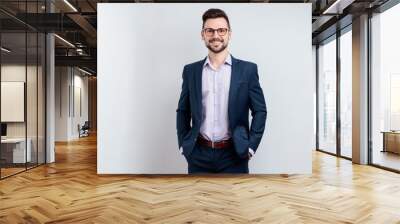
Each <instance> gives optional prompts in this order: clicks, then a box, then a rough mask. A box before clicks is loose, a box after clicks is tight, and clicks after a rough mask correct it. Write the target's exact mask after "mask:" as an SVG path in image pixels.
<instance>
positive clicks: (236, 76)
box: [228, 55, 240, 128]
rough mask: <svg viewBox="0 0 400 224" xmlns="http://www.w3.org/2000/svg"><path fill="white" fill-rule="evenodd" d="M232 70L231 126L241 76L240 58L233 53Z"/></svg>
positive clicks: (230, 89)
mask: <svg viewBox="0 0 400 224" xmlns="http://www.w3.org/2000/svg"><path fill="white" fill-rule="evenodd" d="M231 57H232V70H231V83H230V85H229V97H228V119H229V127H230V128H233V127H232V118H233V112H234V110H233V108H234V107H233V104H234V102H235V99H236V93H237V88H238V84H237V83H238V82H239V77H240V71H239V66H238V62H239V61H238V60H236V58H234V57H233V56H232V55H231Z"/></svg>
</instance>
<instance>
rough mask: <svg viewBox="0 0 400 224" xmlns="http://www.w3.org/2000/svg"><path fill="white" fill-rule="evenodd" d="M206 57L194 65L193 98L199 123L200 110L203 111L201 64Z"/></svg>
mask: <svg viewBox="0 0 400 224" xmlns="http://www.w3.org/2000/svg"><path fill="white" fill-rule="evenodd" d="M206 59H207V57H205V58H204V59H203V60H201V61H200V62H199V63H197V66H196V71H195V74H194V76H195V87H196V88H195V92H196V93H195V96H196V97H195V98H196V100H197V114H198V115H199V116H198V118H199V119H200V120H199V123H200V122H201V118H202V111H203V108H202V107H203V104H202V77H203V65H204V62H205V61H206Z"/></svg>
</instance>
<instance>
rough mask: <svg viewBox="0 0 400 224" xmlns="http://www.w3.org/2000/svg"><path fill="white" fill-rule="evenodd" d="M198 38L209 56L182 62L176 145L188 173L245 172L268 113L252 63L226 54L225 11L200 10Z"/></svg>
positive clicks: (226, 29) (258, 141) (228, 37)
mask: <svg viewBox="0 0 400 224" xmlns="http://www.w3.org/2000/svg"><path fill="white" fill-rule="evenodd" d="M246 32H247V31H246ZM201 37H202V40H204V43H205V45H206V47H207V48H208V56H207V57H206V58H204V59H203V60H201V61H197V62H194V63H192V64H188V65H185V67H184V69H183V74H182V78H183V83H182V92H181V94H180V99H179V103H178V108H177V110H176V112H177V117H176V126H177V134H178V145H179V150H180V151H181V153H182V154H183V155H184V157H185V158H186V160H187V162H188V173H249V168H248V161H249V160H250V158H251V157H252V156H253V155H254V153H255V152H256V150H257V147H258V145H259V143H260V141H261V138H262V136H263V133H264V128H265V121H266V118H267V109H266V105H265V99H264V94H263V91H262V88H261V87H260V83H259V80H258V79H259V76H258V70H257V65H256V64H254V63H252V62H248V61H243V60H239V59H236V58H234V57H233V56H232V55H231V54H230V53H229V51H228V48H227V46H228V43H229V40H230V38H231V29H230V24H229V19H228V16H227V15H226V14H225V12H224V11H222V10H220V9H209V10H207V11H206V12H205V13H204V14H203V28H202V30H201ZM249 109H250V110H251V115H252V121H251V127H250V129H249V119H248V117H249ZM191 122H192V126H191Z"/></svg>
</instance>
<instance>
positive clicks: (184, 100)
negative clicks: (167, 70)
mask: <svg viewBox="0 0 400 224" xmlns="http://www.w3.org/2000/svg"><path fill="white" fill-rule="evenodd" d="M182 80H183V81H182V88H181V94H180V97H179V102H178V108H177V109H176V130H177V135H178V148H180V147H181V146H182V139H183V137H184V136H185V134H186V133H187V132H188V131H189V130H190V129H191V126H190V120H191V111H190V101H189V98H190V97H189V87H188V80H187V66H185V67H184V68H183V72H182Z"/></svg>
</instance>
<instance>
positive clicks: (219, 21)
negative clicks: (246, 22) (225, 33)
mask: <svg viewBox="0 0 400 224" xmlns="http://www.w3.org/2000/svg"><path fill="white" fill-rule="evenodd" d="M204 28H228V22H227V21H226V20H225V18H223V17H218V18H212V19H207V20H206V22H205V23H204Z"/></svg>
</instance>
